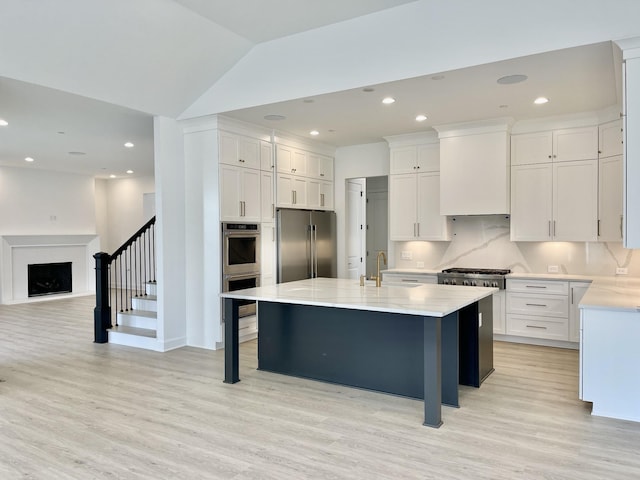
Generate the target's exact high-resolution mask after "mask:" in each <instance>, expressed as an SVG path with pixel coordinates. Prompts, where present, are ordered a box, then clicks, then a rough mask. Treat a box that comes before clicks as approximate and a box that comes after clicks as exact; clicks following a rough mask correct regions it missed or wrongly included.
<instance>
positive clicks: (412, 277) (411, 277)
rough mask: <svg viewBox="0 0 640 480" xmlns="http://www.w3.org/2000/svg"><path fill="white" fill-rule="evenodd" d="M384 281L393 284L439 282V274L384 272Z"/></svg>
mask: <svg viewBox="0 0 640 480" xmlns="http://www.w3.org/2000/svg"><path fill="white" fill-rule="evenodd" d="M382 281H383V282H384V283H385V284H387V285H392V284H398V285H401V284H407V283H409V284H411V283H430V284H435V283H438V277H437V275H435V274H434V275H431V274H422V273H415V274H402V273H383V274H382Z"/></svg>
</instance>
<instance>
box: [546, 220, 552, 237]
mask: <svg viewBox="0 0 640 480" xmlns="http://www.w3.org/2000/svg"><path fill="white" fill-rule="evenodd" d="M547 223H548V224H549V225H548V227H549V237H551V220H549V221H548V222H547Z"/></svg>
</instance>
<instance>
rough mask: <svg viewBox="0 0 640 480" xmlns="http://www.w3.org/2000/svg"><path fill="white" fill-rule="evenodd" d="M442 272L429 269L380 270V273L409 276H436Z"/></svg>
mask: <svg viewBox="0 0 640 480" xmlns="http://www.w3.org/2000/svg"><path fill="white" fill-rule="evenodd" d="M441 271H442V270H433V269H429V268H388V269H386V270H382V271H381V272H380V273H382V274H385V273H401V274H402V273H404V274H410V275H437V274H438V273H440V272H441Z"/></svg>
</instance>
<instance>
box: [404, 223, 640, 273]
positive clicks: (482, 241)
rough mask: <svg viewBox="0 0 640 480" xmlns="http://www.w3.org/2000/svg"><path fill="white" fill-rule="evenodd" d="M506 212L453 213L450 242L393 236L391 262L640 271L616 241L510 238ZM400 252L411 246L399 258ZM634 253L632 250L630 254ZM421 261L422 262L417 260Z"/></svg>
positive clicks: (636, 259) (639, 263) (639, 258)
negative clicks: (395, 238) (397, 239)
mask: <svg viewBox="0 0 640 480" xmlns="http://www.w3.org/2000/svg"><path fill="white" fill-rule="evenodd" d="M509 226H510V224H509V217H508V216H505V215H480V216H463V217H455V220H454V222H453V240H451V241H450V242H393V243H394V254H395V255H394V256H395V266H394V267H395V268H417V266H418V265H419V263H418V262H423V263H424V268H426V269H435V270H440V269H443V268H448V267H477V268H509V269H511V271H512V272H518V273H547V272H548V268H549V266H557V267H558V273H566V274H577V275H615V273H616V268H627V269H628V276H634V277H640V254H635V250H627V249H625V248H623V247H622V243H620V242H602V243H597V242H592V243H587V242H512V241H511V240H510V239H509ZM402 252H411V260H403V259H402ZM634 254H635V255H634ZM420 265H422V263H420Z"/></svg>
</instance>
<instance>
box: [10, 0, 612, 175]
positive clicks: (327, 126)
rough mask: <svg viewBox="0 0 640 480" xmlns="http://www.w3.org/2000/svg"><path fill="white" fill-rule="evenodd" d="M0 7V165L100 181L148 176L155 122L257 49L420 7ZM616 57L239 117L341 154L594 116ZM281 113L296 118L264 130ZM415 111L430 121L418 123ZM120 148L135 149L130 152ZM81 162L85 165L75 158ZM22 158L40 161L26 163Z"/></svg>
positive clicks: (466, 72)
mask: <svg viewBox="0 0 640 480" xmlns="http://www.w3.org/2000/svg"><path fill="white" fill-rule="evenodd" d="M0 2H1V3H0V7H2V14H0V46H1V47H0V65H2V70H1V71H0V74H1V75H2V77H0V118H4V119H6V120H7V121H9V126H8V127H0V165H12V166H20V167H25V168H43V169H48V170H62V171H73V172H78V173H84V174H90V175H95V176H97V177H106V176H108V175H109V174H111V173H114V174H116V175H118V176H122V175H123V172H124V171H126V170H127V169H132V170H134V171H135V175H144V174H150V173H151V172H152V171H153V139H152V115H154V114H159V115H164V116H169V117H171V118H176V117H177V116H178V115H179V114H180V113H181V112H183V111H184V110H185V109H186V108H187V107H188V106H189V105H191V104H192V103H193V102H194V101H195V100H196V99H197V98H199V97H200V96H201V95H202V94H203V92H205V91H206V90H207V89H208V88H209V87H210V86H211V85H213V84H214V83H215V82H216V81H217V80H218V79H219V78H220V77H221V76H222V75H224V74H225V72H227V71H228V70H229V69H230V68H231V67H232V66H233V65H234V64H235V63H236V62H238V61H239V60H240V59H241V58H242V57H243V56H244V55H246V54H247V52H249V51H250V50H251V48H252V47H253V46H254V45H256V43H257V42H261V41H269V40H272V39H277V38H280V37H284V36H288V35H293V34H295V33H298V32H301V31H306V30H308V29H313V28H319V27H322V26H323V25H328V24H331V23H335V22H340V21H344V20H348V19H351V18H354V17H356V16H359V15H366V14H368V13H374V12H378V11H380V10H381V9H386V8H391V7H394V6H398V5H401V4H405V3H411V2H408V1H407V0H349V1H348V2H345V1H343V0H329V1H323V2H318V1H317V0H268V1H266V0H234V1H233V2H229V1H228V0H136V3H135V4H132V3H131V2H130V1H129V0H111V1H110V2H97V3H96V2H87V1H86V0H62V1H60V2H40V1H38V0H22V1H20V2H15V1H11V2H9V1H8V0H0ZM133 5H135V8H134V7H133ZM9 45H10V46H11V48H7V46H9ZM616 48H617V47H613V48H612V44H611V43H609V42H607V43H603V44H598V45H593V46H589V47H579V48H575V49H569V50H563V51H559V52H551V53H547V54H542V55H535V56H530V57H524V58H520V59H515V60H509V61H505V62H499V63H495V64H490V65H483V66H479V67H472V68H467V69H462V70H457V71H453V72H444V76H445V78H444V79H442V80H439V81H436V80H432V79H431V77H432V75H430V76H428V77H423V78H415V79H409V80H403V81H398V82H393V83H388V84H384V85H372V86H371V87H373V88H374V89H375V91H374V92H371V93H364V92H362V89H361V88H358V89H354V90H350V91H347V92H339V93H334V94H328V95H321V96H317V97H313V98H311V99H298V100H292V101H288V102H283V103H280V104H276V105H269V106H263V107H255V108H251V109H247V110H241V111H236V112H229V115H230V116H233V117H236V118H239V119H242V120H246V121H249V122H252V123H257V124H262V125H265V126H267V127H268V128H274V129H277V130H284V131H289V132H291V133H295V134H298V135H301V136H306V137H308V136H309V135H308V132H309V130H311V129H312V128H313V129H317V130H319V131H320V132H321V135H320V136H319V137H318V141H322V142H324V143H328V144H333V145H336V146H340V145H349V144H358V143H368V142H374V141H379V140H380V139H381V137H382V136H385V135H392V134H398V133H405V132H414V131H420V130H424V129H428V128H430V126H431V125H437V124H443V123H449V122H458V121H469V120H475V119H480V118H488V117H497V116H511V117H514V118H516V119H523V118H531V117H535V116H547V115H556V114H563V113H567V112H577V111H583V110H597V109H600V108H604V107H607V106H610V105H612V104H615V103H616V102H618V101H619V92H617V91H616V87H617V85H619V79H617V78H616V77H615V74H614V65H615V66H616V68H619V58H618V57H619V55H618V53H619V52H617V51H616ZM514 73H518V74H527V75H528V76H529V80H528V81H527V82H524V83H521V84H517V85H507V86H504V85H498V84H496V79H497V78H498V77H500V76H503V75H508V74H514ZM363 87H364V85H363ZM68 92H73V93H68ZM76 94H78V95H76ZM541 94H543V95H546V96H548V97H549V98H550V99H551V101H550V102H549V104H547V105H545V106H542V107H534V106H533V105H532V104H531V101H532V100H533V98H534V97H535V96H538V95H541ZM79 95H82V96H79ZM384 95H393V96H394V97H396V99H397V102H396V103H395V104H394V105H392V106H390V107H383V106H382V105H381V104H380V102H379V101H380V99H381V97H382V96H384ZM303 100H307V101H309V100H313V102H311V103H305V102H304V101H303ZM115 105H126V106H128V107H130V108H133V109H136V110H137V111H136V110H130V109H128V108H124V107H118V106H115ZM499 105H508V107H506V108H499ZM142 112H144V113H142ZM273 113H276V114H281V115H286V116H287V120H285V121H282V122H277V123H275V122H268V121H265V120H264V119H263V117H264V115H265V114H273ZM417 113H425V114H426V115H428V116H429V120H428V121H427V122H425V123H423V124H416V123H415V121H414V120H413V118H414V117H415V115H416V114H417ZM329 130H334V133H331V134H329V133H327V132H328V131H329ZM58 132H65V133H64V134H60V133H58ZM124 141H132V142H134V143H135V144H136V147H135V148H134V149H124V148H123V147H122V144H123V143H124ZM72 151H82V152H85V153H86V155H81V156H79V155H69V152H72ZM26 156H31V157H33V158H35V159H36V161H35V162H34V163H32V164H28V165H27V164H25V162H24V157H26Z"/></svg>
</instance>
